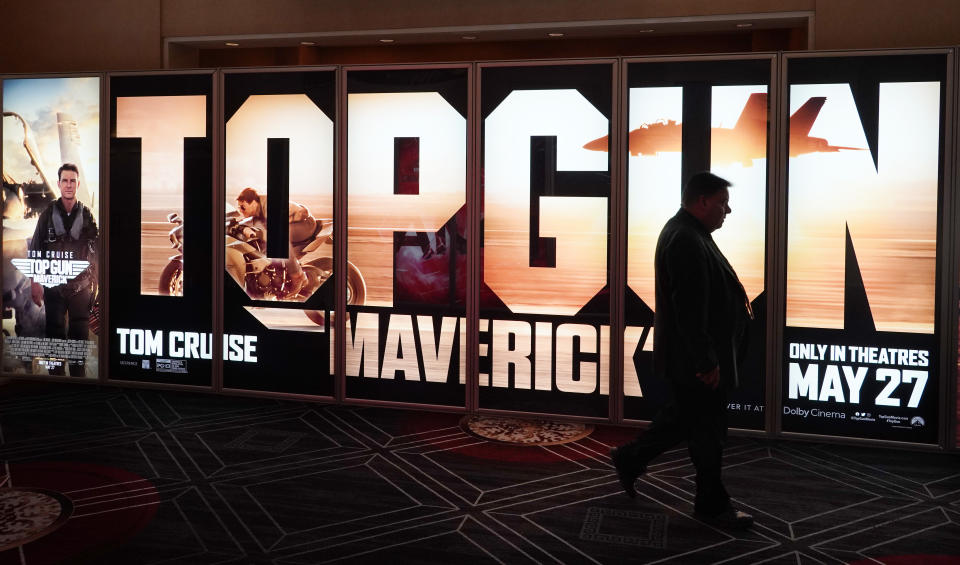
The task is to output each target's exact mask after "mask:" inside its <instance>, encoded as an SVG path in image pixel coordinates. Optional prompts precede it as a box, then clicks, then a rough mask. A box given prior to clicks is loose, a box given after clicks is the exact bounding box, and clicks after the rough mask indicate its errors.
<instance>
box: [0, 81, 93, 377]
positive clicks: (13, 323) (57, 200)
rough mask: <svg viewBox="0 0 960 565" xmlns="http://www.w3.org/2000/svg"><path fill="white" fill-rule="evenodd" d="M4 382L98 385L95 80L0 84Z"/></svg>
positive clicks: (7, 82)
mask: <svg viewBox="0 0 960 565" xmlns="http://www.w3.org/2000/svg"><path fill="white" fill-rule="evenodd" d="M2 164H3V266H2V269H3V361H2V362H3V373H5V374H27V375H55V376H69V377H77V378H87V379H96V378H97V376H98V370H99V366H98V347H99V338H98V334H99V331H100V327H99V326H100V318H99V315H100V298H99V297H100V294H99V291H100V284H99V279H98V274H99V269H100V261H99V255H100V251H99V250H100V244H99V231H100V230H99V221H100V196H99V195H100V190H99V189H100V78H98V77H73V78H23V79H7V80H4V81H3V155H2Z"/></svg>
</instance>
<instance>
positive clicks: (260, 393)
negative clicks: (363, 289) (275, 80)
mask: <svg viewBox="0 0 960 565" xmlns="http://www.w3.org/2000/svg"><path fill="white" fill-rule="evenodd" d="M311 72H332V73H333V77H334V93H335V94H334V97H335V100H334V105H335V107H336V109H337V110H336V111H337V115H336V116H334V118H339V113H340V107H339V103H340V91H339V82H338V81H339V80H340V73H339V67H338V66H336V65H318V66H302V67H225V68H222V69H217V83H218V85H219V93H220V95H219V97H218V104H217V114H216V117H215V120H214V127H215V128H216V131H217V136H218V138H219V142H218V141H217V140H215V141H214V147H216V148H218V150H217V153H216V155H215V157H214V158H215V160H216V165H217V166H216V167H215V169H214V170H215V171H216V173H217V175H216V176H215V178H214V188H213V210H214V216H215V217H214V224H213V225H215V226H222V225H224V222H225V221H226V213H225V209H226V194H227V189H226V162H227V161H226V152H227V120H226V119H225V116H224V115H223V112H224V97H225V94H226V79H227V75H241V74H268V73H278V74H279V73H311ZM339 127H340V120H339V119H333V152H334V161H333V202H334V205H333V208H334V211H333V214H334V222H333V226H334V238H333V241H334V249H335V252H334V273H335V274H334V280H333V285H334V288H335V292H334V295H335V296H336V297H337V298H336V301H335V303H334V308H333V310H331V314H333V319H334V320H337V319H338V318H339V317H340V316H338V315H337V314H336V312H338V310H337V305H338V301H339V297H340V296H341V295H345V291H346V284H345V283H344V288H343V289H341V288H339V287H338V286H337V285H338V283H339V282H340V279H341V278H342V277H340V276H339V275H338V274H336V273H339V272H340V269H341V268H343V269H345V268H346V261H344V264H343V265H342V266H341V265H339V264H338V263H337V261H339V258H338V257H337V251H338V248H337V247H336V245H337V242H338V241H339V239H340V238H341V237H340V234H339V232H338V231H337V230H339V229H340V225H341V224H344V225H346V224H345V222H344V221H340V220H339V217H338V216H337V210H338V208H337V198H338V192H339V190H338V189H339V185H338V180H339V177H338V175H339V174H340V167H339V161H338V159H339V150H340V146H339V144H338V140H339V137H338V134H339V130H338V128H339ZM343 237H346V235H343ZM213 244H214V247H215V250H214V259H213V263H214V280H213V284H214V288H215V289H218V290H217V292H216V293H214V301H213V302H214V308H215V309H217V312H216V313H215V316H217V318H216V319H215V320H214V322H215V326H214V330H213V346H214V351H222V348H223V334H224V327H223V325H224V317H223V312H224V311H225V308H226V305H225V304H224V294H223V285H224V281H225V280H226V279H225V277H224V272H225V270H226V267H225V260H226V258H225V254H226V235H225V234H224V232H223V230H214V243H213ZM217 265H220V266H221V267H222V268H220V269H217V268H216V266H217ZM339 311H340V312H342V310H339ZM330 327H331V330H332V329H333V324H331V325H330ZM334 345H335V344H334V343H333V340H332V339H331V343H330V347H331V348H332V347H334ZM216 365H217V377H218V380H217V386H216V387H215V392H222V393H224V394H227V395H231V396H257V397H262V398H277V399H282V400H305V401H311V402H336V401H337V399H338V397H337V386H338V379H337V374H338V373H337V372H336V362H334V364H333V365H332V366H331V367H330V370H331V372H330V375H329V377H330V378H333V382H334V394H333V396H328V395H313V394H303V393H290V392H280V391H269V390H254V389H244V388H230V387H225V386H224V385H223V358H222V356H220V357H219V358H218V361H217V363H216ZM318 376H319V375H318Z"/></svg>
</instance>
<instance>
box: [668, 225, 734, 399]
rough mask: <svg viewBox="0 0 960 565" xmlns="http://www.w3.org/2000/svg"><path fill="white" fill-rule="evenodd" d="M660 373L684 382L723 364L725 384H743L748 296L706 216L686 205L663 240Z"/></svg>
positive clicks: (722, 377) (669, 226)
mask: <svg viewBox="0 0 960 565" xmlns="http://www.w3.org/2000/svg"><path fill="white" fill-rule="evenodd" d="M654 265H655V268H656V316H655V322H654V334H653V363H654V374H656V375H658V376H660V377H662V378H667V379H669V380H672V381H675V382H678V383H681V382H684V381H686V382H692V380H693V379H696V373H706V372H708V371H710V370H711V369H713V368H714V367H716V366H718V365H719V366H720V384H721V386H723V387H725V388H732V387H736V386H737V385H738V384H739V377H738V374H737V367H738V365H739V364H740V363H739V362H740V361H741V359H742V357H743V353H744V351H743V350H744V347H745V344H746V339H745V338H746V328H747V321H748V319H749V314H748V310H747V296H746V293H745V292H744V290H743V285H741V284H740V280H739V279H738V278H737V274H736V272H734V270H733V267H731V266H730V263H728V262H727V259H726V258H725V257H724V256H723V253H721V252H720V249H719V248H718V247H717V245H716V243H714V241H713V238H712V237H710V233H709V232H708V231H707V230H706V229H705V228H704V227H703V224H701V223H700V221H699V220H698V219H697V218H695V217H694V216H692V215H691V214H690V213H689V212H687V211H686V210H684V209H682V208H681V209H680V211H678V212H677V213H676V215H675V216H674V217H673V218H671V219H670V220H669V221H667V223H666V225H664V226H663V230H662V231H661V232H660V238H659V239H658V240H657V251H656V259H655V263H654Z"/></svg>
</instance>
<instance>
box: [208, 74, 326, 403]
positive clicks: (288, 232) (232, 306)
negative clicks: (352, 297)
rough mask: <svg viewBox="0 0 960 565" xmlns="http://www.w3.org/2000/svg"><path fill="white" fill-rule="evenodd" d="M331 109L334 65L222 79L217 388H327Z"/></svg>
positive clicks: (304, 391)
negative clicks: (220, 361) (221, 352)
mask: <svg viewBox="0 0 960 565" xmlns="http://www.w3.org/2000/svg"><path fill="white" fill-rule="evenodd" d="M335 115H336V75H335V73H334V72H333V71H325V72H274V73H245V72H237V73H227V74H226V75H225V76H224V122H225V124H226V147H225V155H226V166H225V168H224V172H225V191H226V192H225V198H224V201H225V203H226V211H225V213H226V220H227V221H226V234H225V242H226V250H225V255H224V260H225V272H224V288H223V304H224V308H223V312H224V320H223V324H224V326H223V327H224V332H225V334H226V335H225V336H224V341H225V342H227V354H226V355H225V356H224V365H223V385H224V387H225V388H242V389H253V390H268V391H276V392H289V393H298V394H312V395H323V396H333V394H334V391H333V378H332V376H331V367H332V365H331V355H330V352H331V350H332V349H331V347H332V346H331V343H330V335H331V334H330V328H331V324H330V320H331V313H332V311H333V309H334V278H333V276H334V268H333V264H334V261H333V229H334V223H333V182H334V180H333V169H334V145H335V144H334V133H333V132H334V118H335ZM277 220H279V221H277ZM240 336H244V337H240ZM250 338H253V342H252V343H251V340H250ZM252 344H253V345H255V349H256V355H255V358H251V357H249V356H248V355H246V352H247V350H248V348H251V345H252Z"/></svg>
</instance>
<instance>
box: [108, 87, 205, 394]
mask: <svg viewBox="0 0 960 565" xmlns="http://www.w3.org/2000/svg"><path fill="white" fill-rule="evenodd" d="M184 75H208V76H209V77H210V108H209V111H210V112H211V120H210V131H209V132H208V133H209V135H210V139H211V143H212V153H211V159H212V160H213V162H212V163H211V167H212V171H211V178H212V179H213V184H212V186H211V190H212V191H214V192H215V190H214V187H216V186H218V182H219V176H220V175H221V173H222V170H221V167H219V166H218V164H217V156H218V155H219V154H220V151H221V149H220V147H219V146H218V144H219V143H220V141H221V140H220V136H219V135H217V126H218V124H219V122H220V121H221V120H220V116H219V113H218V112H219V107H220V104H221V99H222V95H221V92H220V89H219V87H220V80H219V78H218V77H219V72H218V70H217V69H186V70H179V69H175V70H163V71H149V72H139V71H123V72H113V73H106V75H105V82H106V88H104V91H105V97H104V99H103V100H104V102H103V103H105V104H106V108H107V114H108V115H107V117H106V119H103V114H101V117H100V121H101V131H103V132H104V134H103V135H104V139H102V140H101V147H103V146H106V151H105V152H104V156H103V157H105V160H104V159H103V158H102V159H101V163H102V166H103V167H104V169H102V170H105V171H107V174H106V183H101V185H102V186H104V187H105V190H103V191H102V193H103V194H106V196H102V197H101V198H102V199H104V200H107V201H108V202H109V195H110V180H111V179H110V174H109V172H110V140H111V139H112V138H111V137H110V131H109V130H110V120H111V117H112V116H110V115H109V113H110V99H111V96H112V92H111V89H110V87H111V84H110V83H111V81H112V79H113V78H114V77H145V76H184ZM213 197H214V198H216V195H215V194H214V195H213ZM214 202H216V200H214ZM107 206H108V208H107V209H108V211H109V203H108V204H107ZM221 208H222V207H221ZM105 217H106V216H105ZM218 217H219V218H221V220H220V221H221V223H220V225H223V224H222V221H223V220H222V218H223V211H222V210H219V213H218V209H217V208H216V206H214V207H213V214H212V215H211V218H210V221H211V222H214V223H213V225H217V224H216V221H217V218H218ZM104 224H106V222H104ZM105 231H106V233H105V234H104V235H102V236H101V239H102V240H103V242H102V245H103V249H104V250H107V249H109V248H110V247H109V244H110V233H109V227H108V228H107V229H106V230H105ZM213 231H214V241H213V244H214V245H215V244H216V241H217V238H218V237H219V238H220V243H221V245H220V246H219V248H217V247H216V245H215V248H214V249H213V257H212V259H213V261H212V264H211V265H210V269H211V275H212V279H211V291H212V292H213V298H214V300H213V301H212V304H211V308H210V310H211V312H210V315H211V331H212V332H213V351H214V354H213V359H212V360H211V363H210V386H205V385H184V384H169V383H159V382H158V383H154V382H148V381H127V380H114V379H111V378H110V375H108V374H107V367H109V360H110V347H109V343H110V342H109V330H110V317H109V315H110V306H109V305H110V301H109V300H108V297H109V295H107V294H106V293H105V294H104V296H103V299H102V303H101V306H104V305H105V307H104V308H103V309H104V311H105V313H104V315H102V316H101V322H100V324H101V328H106V332H104V335H107V337H108V340H107V347H106V352H107V355H106V361H107V362H106V363H103V361H101V364H102V366H101V368H100V369H101V372H102V373H101V374H102V375H103V377H102V378H101V382H102V384H109V385H111V386H124V387H127V386H129V387H132V388H157V389H164V390H187V391H195V392H218V391H219V390H220V388H219V387H220V381H219V379H220V377H221V374H220V370H221V365H222V363H223V360H222V355H221V354H220V352H221V351H222V350H223V349H222V347H223V346H222V337H220V338H219V339H218V335H221V334H222V332H218V328H219V329H222V323H221V321H220V320H221V318H222V316H220V310H219V309H218V308H217V304H218V300H216V297H217V296H219V290H218V288H217V286H216V284H217V283H216V281H217V276H218V272H217V271H218V269H217V268H216V266H217V253H218V251H219V252H220V253H223V250H222V249H223V239H222V238H223V232H222V230H213ZM218 233H219V236H218V235H217V234H218ZM107 255H108V254H107V253H105V252H104V254H103V256H104V258H105V261H106V262H109V260H110V258H109V257H108V256H107ZM107 272H108V271H106V270H105V271H103V274H104V275H106V274H107ZM103 280H106V281H108V282H107V284H108V285H109V277H106V276H104V277H103V278H101V281H103ZM218 344H219V345H218ZM218 347H219V348H218Z"/></svg>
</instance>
